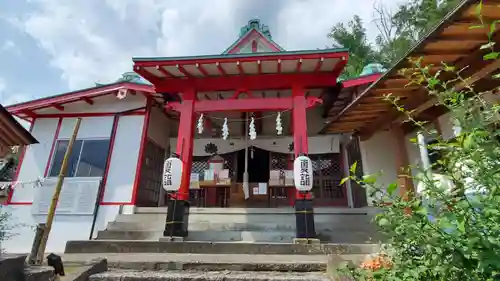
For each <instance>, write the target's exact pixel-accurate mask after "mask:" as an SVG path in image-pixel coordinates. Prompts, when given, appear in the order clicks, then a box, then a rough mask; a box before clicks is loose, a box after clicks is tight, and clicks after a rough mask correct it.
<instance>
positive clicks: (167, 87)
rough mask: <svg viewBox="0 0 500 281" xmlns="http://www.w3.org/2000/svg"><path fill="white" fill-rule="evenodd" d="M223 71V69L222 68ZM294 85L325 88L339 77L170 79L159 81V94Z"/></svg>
mask: <svg viewBox="0 0 500 281" xmlns="http://www.w3.org/2000/svg"><path fill="white" fill-rule="evenodd" d="M219 66H220V65H219ZM220 68H221V69H222V67H220ZM294 83H298V84H301V85H303V86H304V88H323V87H329V86H333V85H336V84H337V75H335V74H334V73H331V72H325V73H296V74H284V73H282V74H264V75H244V76H224V77H207V78H202V79H200V78H191V79H190V78H188V79H169V80H167V81H159V82H158V83H157V84H156V85H155V88H156V91H157V92H183V91H185V90H186V89H189V88H194V89H195V90H196V91H197V92H210V91H230V90H234V89H240V88H245V89H248V90H249V91H253V90H280V89H290V88H291V86H292V85H293V84H294Z"/></svg>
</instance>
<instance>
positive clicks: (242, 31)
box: [240, 18, 272, 39]
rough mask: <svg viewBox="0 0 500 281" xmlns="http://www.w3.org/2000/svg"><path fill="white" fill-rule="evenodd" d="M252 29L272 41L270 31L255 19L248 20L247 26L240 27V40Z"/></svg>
mask: <svg viewBox="0 0 500 281" xmlns="http://www.w3.org/2000/svg"><path fill="white" fill-rule="evenodd" d="M252 29H256V30H258V31H260V32H262V34H264V35H265V36H266V37H268V38H269V39H272V36H271V31H270V30H269V26H267V25H264V24H260V20H259V19H257V18H255V19H251V20H249V21H248V24H247V25H245V26H243V27H241V29H240V38H241V37H243V36H245V34H247V33H248V31H250V30H252Z"/></svg>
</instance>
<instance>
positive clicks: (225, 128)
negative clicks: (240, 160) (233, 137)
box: [222, 118, 229, 140]
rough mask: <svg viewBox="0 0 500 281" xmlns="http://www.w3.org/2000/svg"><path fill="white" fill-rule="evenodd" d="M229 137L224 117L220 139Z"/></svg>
mask: <svg viewBox="0 0 500 281" xmlns="http://www.w3.org/2000/svg"><path fill="white" fill-rule="evenodd" d="M228 137H229V127H228V126H227V118H224V125H222V139H223V140H227V138H228Z"/></svg>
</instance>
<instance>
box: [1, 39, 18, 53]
mask: <svg viewBox="0 0 500 281" xmlns="http://www.w3.org/2000/svg"><path fill="white" fill-rule="evenodd" d="M15 47H16V44H15V43H14V42H13V41H12V40H6V41H5V42H4V43H3V45H2V50H4V51H8V50H12V49H14V48H15Z"/></svg>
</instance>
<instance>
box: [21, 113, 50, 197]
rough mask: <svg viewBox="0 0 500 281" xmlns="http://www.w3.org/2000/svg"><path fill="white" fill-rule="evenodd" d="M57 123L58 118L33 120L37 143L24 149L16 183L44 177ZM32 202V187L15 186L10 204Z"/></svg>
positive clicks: (33, 132)
mask: <svg viewBox="0 0 500 281" xmlns="http://www.w3.org/2000/svg"><path fill="white" fill-rule="evenodd" d="M58 122H59V118H53V119H36V120H35V124H34V126H33V130H32V134H33V136H34V137H35V138H36V139H37V140H38V142H39V143H37V144H32V145H30V146H28V147H27V148H26V153H25V155H24V158H23V163H22V165H21V168H20V171H19V176H18V178H17V180H18V181H22V182H29V181H33V180H36V179H38V178H41V177H43V176H44V172H45V167H46V166H47V160H48V158H49V154H50V150H51V148H52V142H53V140H54V134H55V132H56V129H57V123H58ZM32 201H33V187H32V186H31V185H16V188H15V190H14V194H13V196H12V202H24V203H25V202H32Z"/></svg>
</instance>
